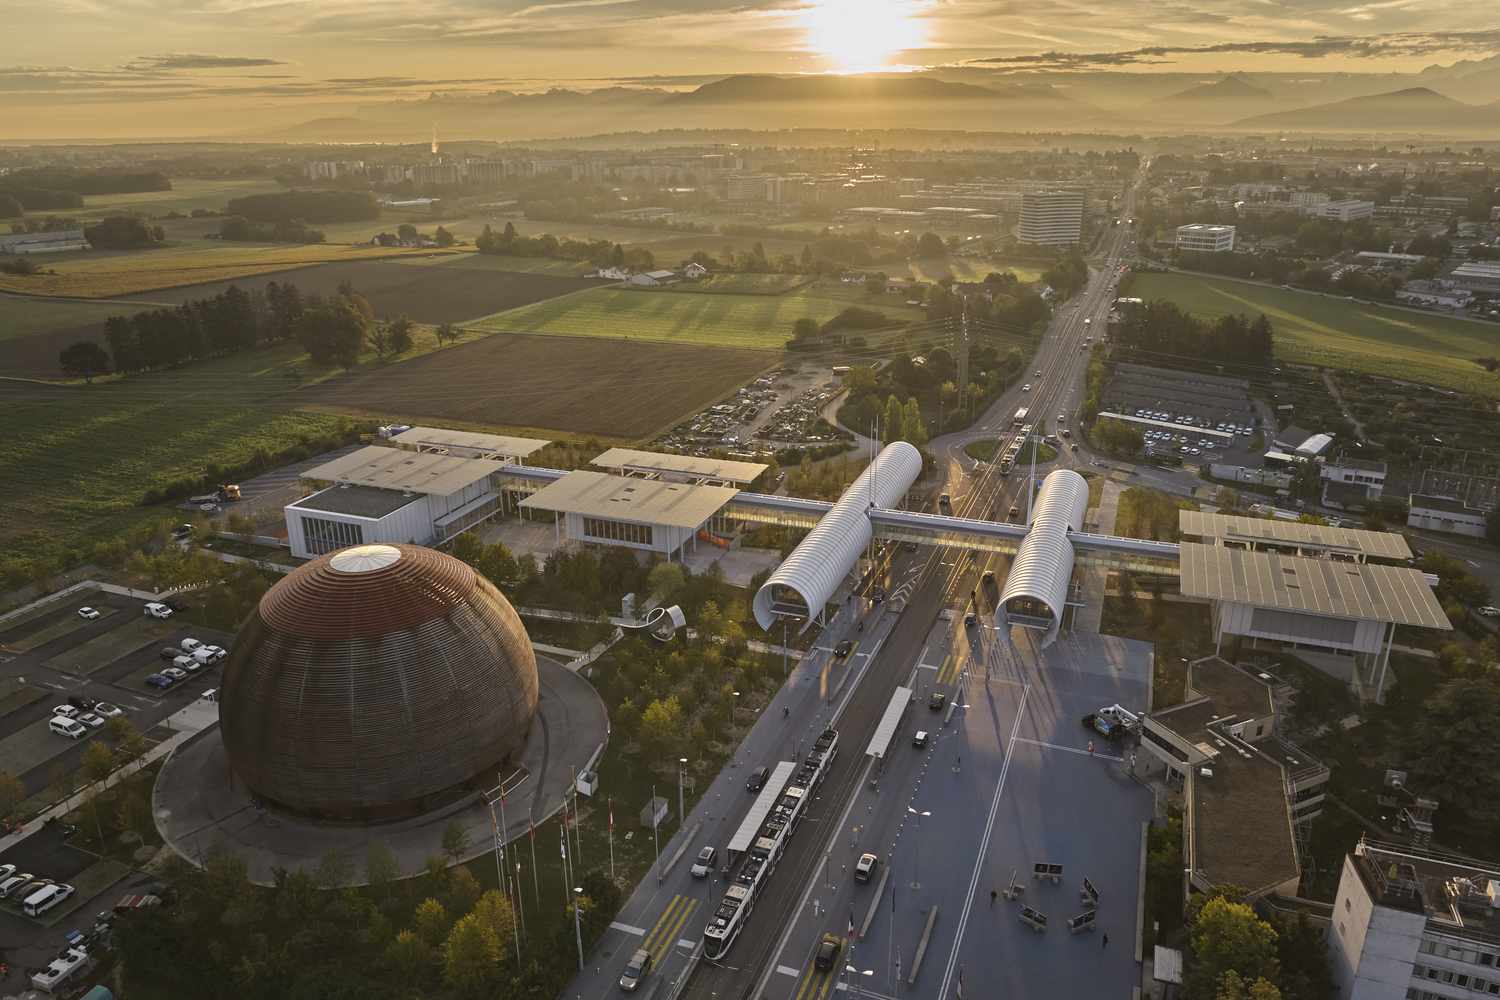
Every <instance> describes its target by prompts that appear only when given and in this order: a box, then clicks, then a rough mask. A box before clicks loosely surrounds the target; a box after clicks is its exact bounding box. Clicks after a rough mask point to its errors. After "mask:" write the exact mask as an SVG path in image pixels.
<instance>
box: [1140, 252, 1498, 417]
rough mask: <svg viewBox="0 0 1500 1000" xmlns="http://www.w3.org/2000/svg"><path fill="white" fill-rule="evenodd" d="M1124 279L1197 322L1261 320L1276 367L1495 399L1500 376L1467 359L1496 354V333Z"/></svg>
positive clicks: (1375, 311) (1236, 287)
mask: <svg viewBox="0 0 1500 1000" xmlns="http://www.w3.org/2000/svg"><path fill="white" fill-rule="evenodd" d="M1131 280H1132V285H1131V294H1133V295H1138V296H1140V297H1142V298H1147V299H1153V298H1164V299H1171V300H1172V301H1174V302H1176V303H1177V304H1178V305H1180V306H1182V307H1183V308H1184V309H1186V310H1188V311H1189V312H1192V313H1194V314H1196V315H1199V316H1204V317H1208V318H1212V317H1215V316H1221V315H1224V314H1226V313H1237V312H1242V313H1248V314H1251V315H1254V314H1256V313H1265V314H1266V316H1267V317H1269V318H1270V320H1271V323H1272V324H1273V326H1274V327H1275V330H1276V356H1277V358H1278V359H1279V360H1281V361H1287V362H1292V363H1296V364H1309V365H1323V366H1326V367H1332V368H1347V369H1350V370H1352V371H1357V372H1367V373H1370V374H1373V375H1385V376H1388V377H1391V378H1396V379H1407V380H1412V381H1421V382H1429V383H1432V384H1433V385H1441V386H1448V387H1451V388H1454V389H1460V390H1463V391H1466V392H1474V393H1479V394H1482V395H1488V396H1500V377H1497V376H1495V375H1491V374H1489V373H1488V372H1486V371H1485V370H1484V369H1483V368H1481V367H1479V366H1478V365H1476V364H1475V363H1474V362H1473V360H1472V359H1474V358H1480V357H1493V356H1495V355H1496V354H1497V353H1500V351H1497V349H1496V345H1497V343H1500V326H1495V325H1492V324H1487V323H1482V322H1476V321H1472V320H1462V319H1454V318H1452V317H1449V316H1439V315H1436V314H1430V313H1423V312H1417V311H1414V310H1409V309H1395V308H1390V307H1387V306H1377V305H1364V304H1362V303H1358V302H1352V301H1350V300H1348V299H1344V298H1341V297H1338V296H1333V295H1319V294H1316V293H1312V292H1299V291H1293V290H1291V289H1286V288H1273V287H1270V286H1267V285H1255V284H1251V283H1248V282H1241V281H1229V280H1225V279H1220V278H1201V277H1197V276H1195V275H1186V274H1161V273H1142V274H1136V275H1134V276H1132V279H1131Z"/></svg>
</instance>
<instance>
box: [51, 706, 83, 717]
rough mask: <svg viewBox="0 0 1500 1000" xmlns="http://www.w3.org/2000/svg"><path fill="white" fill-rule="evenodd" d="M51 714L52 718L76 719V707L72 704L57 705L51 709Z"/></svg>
mask: <svg viewBox="0 0 1500 1000" xmlns="http://www.w3.org/2000/svg"><path fill="white" fill-rule="evenodd" d="M52 715H53V717H54V718H61V719H76V718H78V709H76V708H74V707H73V706H72V705H58V706H57V707H56V708H54V709H53V710H52Z"/></svg>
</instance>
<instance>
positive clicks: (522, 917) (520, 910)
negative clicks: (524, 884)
mask: <svg viewBox="0 0 1500 1000" xmlns="http://www.w3.org/2000/svg"><path fill="white" fill-rule="evenodd" d="M508 830H509V827H508V825H507V824H506V820H505V779H504V778H503V777H502V778H501V779H500V844H501V848H500V849H501V850H502V851H503V850H504V849H505V835H506V833H507V832H508ZM519 867H520V865H519V863H518V864H517V868H518V869H519ZM507 868H508V866H507ZM505 894H506V896H507V897H510V896H512V895H513V896H514V897H515V905H516V914H517V920H518V921H519V925H520V929H521V934H524V933H526V913H525V910H524V907H522V905H521V883H520V881H519V880H518V879H513V880H511V883H510V888H508V889H505ZM520 968H521V935H520V934H517V935H516V969H517V970H519V969H520Z"/></svg>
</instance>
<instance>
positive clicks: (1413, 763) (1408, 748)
mask: <svg viewBox="0 0 1500 1000" xmlns="http://www.w3.org/2000/svg"><path fill="white" fill-rule="evenodd" d="M1497 711H1500V677H1497V676H1496V675H1495V674H1494V672H1492V671H1489V672H1486V673H1484V674H1483V675H1481V676H1477V677H1462V676H1461V677H1455V678H1453V679H1452V680H1449V681H1447V682H1445V683H1444V684H1442V685H1441V686H1439V687H1438V689H1437V690H1436V691H1434V692H1433V693H1432V694H1429V695H1427V697H1426V698H1425V699H1424V701H1423V703H1422V711H1421V713H1420V714H1419V715H1418V716H1417V718H1416V719H1415V720H1414V721H1413V722H1412V724H1411V725H1410V726H1409V727H1407V729H1406V733H1405V739H1404V741H1403V742H1404V743H1405V753H1404V754H1403V759H1404V760H1405V761H1406V762H1407V765H1408V766H1409V767H1410V768H1411V770H1412V772H1413V773H1412V777H1413V778H1414V779H1417V780H1420V781H1421V782H1422V786H1421V787H1422V788H1423V789H1425V790H1426V791H1427V792H1428V793H1429V794H1431V795H1432V796H1433V797H1434V798H1436V799H1438V800H1440V801H1441V802H1442V803H1443V812H1442V813H1441V814H1440V819H1439V822H1444V821H1445V820H1446V821H1450V822H1451V821H1452V820H1453V819H1455V818H1460V817H1461V818H1463V819H1467V820H1468V821H1470V823H1471V824H1473V825H1474V826H1475V827H1476V828H1488V829H1491V830H1493V829H1495V826H1496V824H1500V746H1497V745H1496V743H1495V741H1493V740H1486V739H1484V738H1482V737H1483V733H1484V729H1485V721H1486V719H1491V718H1494V717H1495V716H1494V715H1493V714H1491V713H1494V712H1497Z"/></svg>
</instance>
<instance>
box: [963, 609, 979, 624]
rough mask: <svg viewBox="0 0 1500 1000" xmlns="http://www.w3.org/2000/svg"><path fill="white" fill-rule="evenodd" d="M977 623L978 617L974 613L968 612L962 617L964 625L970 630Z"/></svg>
mask: <svg viewBox="0 0 1500 1000" xmlns="http://www.w3.org/2000/svg"><path fill="white" fill-rule="evenodd" d="M978 622H979V616H978V615H976V614H975V613H974V612H972V611H970V612H969V613H968V614H966V615H964V624H965V625H967V626H969V627H970V628H972V627H973V626H974V625H975V624H977V623H978Z"/></svg>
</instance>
